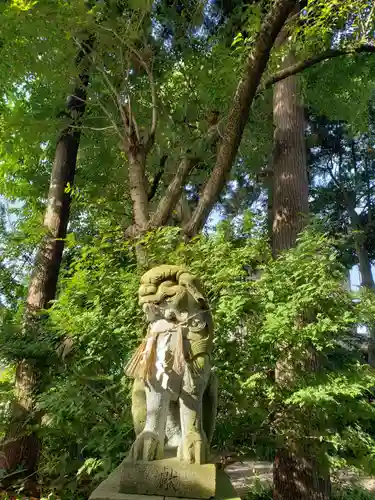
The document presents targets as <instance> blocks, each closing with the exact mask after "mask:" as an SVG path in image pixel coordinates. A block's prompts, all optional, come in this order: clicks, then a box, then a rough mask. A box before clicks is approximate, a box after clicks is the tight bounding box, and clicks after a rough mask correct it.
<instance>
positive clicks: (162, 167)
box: [148, 155, 168, 201]
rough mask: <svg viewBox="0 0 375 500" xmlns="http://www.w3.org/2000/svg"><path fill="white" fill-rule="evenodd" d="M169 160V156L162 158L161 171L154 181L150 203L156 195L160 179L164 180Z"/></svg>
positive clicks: (157, 173)
mask: <svg viewBox="0 0 375 500" xmlns="http://www.w3.org/2000/svg"><path fill="white" fill-rule="evenodd" d="M167 159H168V155H163V156H162V157H161V158H160V165H159V170H158V171H157V172H156V174H155V176H154V179H153V181H152V184H151V187H150V191H149V193H148V201H151V200H152V199H153V197H154V196H155V194H156V191H157V189H158V187H159V183H160V179H161V178H162V176H163V174H164V169H165V164H166V162H167Z"/></svg>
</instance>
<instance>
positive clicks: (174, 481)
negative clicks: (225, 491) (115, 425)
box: [120, 458, 216, 499]
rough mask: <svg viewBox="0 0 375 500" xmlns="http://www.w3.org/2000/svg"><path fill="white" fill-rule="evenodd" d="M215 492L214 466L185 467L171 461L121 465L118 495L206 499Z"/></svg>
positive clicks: (181, 463)
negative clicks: (132, 494) (130, 494)
mask: <svg viewBox="0 0 375 500" xmlns="http://www.w3.org/2000/svg"><path fill="white" fill-rule="evenodd" d="M215 491H216V467H215V465H214V464H205V465H197V464H187V463H186V462H183V461H181V460H177V459H174V458H170V459H165V460H156V461H153V462H136V463H132V462H126V461H124V462H123V463H122V476H121V485H120V492H122V493H136V494H144V495H164V496H167V497H168V496H170V497H180V498H197V499H209V498H212V497H214V496H215Z"/></svg>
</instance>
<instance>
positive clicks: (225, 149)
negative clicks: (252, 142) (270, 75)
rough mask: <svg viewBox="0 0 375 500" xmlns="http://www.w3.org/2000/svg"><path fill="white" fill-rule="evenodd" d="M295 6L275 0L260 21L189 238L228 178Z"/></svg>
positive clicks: (187, 230) (188, 227)
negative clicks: (270, 61) (277, 43)
mask: <svg viewBox="0 0 375 500" xmlns="http://www.w3.org/2000/svg"><path fill="white" fill-rule="evenodd" d="M295 5H296V0H275V1H274V2H273V6H272V8H271V9H270V11H269V13H268V14H267V15H266V17H265V19H264V21H263V23H262V26H261V29H260V32H259V34H258V36H257V39H256V42H255V45H254V49H253V50H252V51H251V53H250V54H249V57H248V59H247V62H246V65H245V69H244V73H243V76H242V78H241V79H240V81H239V83H238V86H237V90H236V92H235V95H234V97H233V102H232V105H231V108H230V110H229V114H228V118H227V122H226V127H225V130H224V134H223V137H222V140H221V143H220V145H219V150H218V154H217V158H216V163H215V166H214V169H213V171H212V174H211V176H210V178H209V180H208V182H207V184H206V186H205V187H204V189H203V192H202V194H201V197H200V200H199V202H198V205H197V207H196V209H195V210H194V213H193V215H192V218H191V220H190V221H189V223H188V224H187V225H186V226H185V228H184V230H185V233H186V234H187V236H189V237H193V236H195V235H196V234H197V233H198V232H199V231H200V230H201V229H202V227H203V225H204V223H205V221H206V219H207V216H208V215H209V213H210V211H211V209H212V207H213V206H214V204H215V203H216V202H217V200H218V198H219V195H220V193H221V191H222V190H223V188H224V186H225V184H226V182H227V180H228V177H229V175H230V172H231V169H232V166H233V163H234V160H235V157H236V154H237V151H238V148H239V145H240V142H241V139H242V134H243V131H244V129H245V126H246V123H247V121H248V118H249V114H250V107H251V104H252V102H253V99H254V96H255V94H256V91H257V89H258V86H259V83H260V80H261V78H262V76H263V73H264V70H265V69H266V66H267V63H268V59H269V56H270V52H271V49H272V47H273V45H274V42H275V40H276V37H277V35H278V34H279V32H280V30H281V28H282V27H283V25H284V23H285V21H286V19H287V18H288V16H289V14H290V13H291V11H292V10H293V8H294V7H295Z"/></svg>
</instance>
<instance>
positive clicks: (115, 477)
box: [89, 464, 240, 500]
mask: <svg viewBox="0 0 375 500" xmlns="http://www.w3.org/2000/svg"><path fill="white" fill-rule="evenodd" d="M205 467H206V466H205ZM122 476H123V467H122V464H121V465H120V466H119V467H117V469H115V470H114V471H113V472H112V474H110V476H109V477H108V479H106V480H105V481H103V482H102V483H101V484H100V486H98V488H97V489H96V490H95V491H94V493H93V494H92V495H91V496H90V498H89V500H177V499H181V497H178V496H164V495H163V496H160V495H159V496H155V495H137V494H134V493H120V483H121V478H122ZM186 500H196V497H190V498H186ZM212 500H240V498H239V497H238V495H237V493H236V491H235V489H234V488H233V486H232V484H231V482H230V479H229V477H228V476H227V475H226V474H225V472H223V471H217V476H216V492H215V496H214V497H212Z"/></svg>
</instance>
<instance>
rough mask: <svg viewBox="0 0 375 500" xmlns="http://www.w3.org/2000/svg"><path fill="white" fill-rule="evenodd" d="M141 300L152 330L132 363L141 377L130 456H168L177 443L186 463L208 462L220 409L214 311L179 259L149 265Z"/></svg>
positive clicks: (137, 383)
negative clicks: (214, 354) (173, 263)
mask: <svg viewBox="0 0 375 500" xmlns="http://www.w3.org/2000/svg"><path fill="white" fill-rule="evenodd" d="M139 303H140V304H141V305H142V308H143V311H144V312H145V314H146V318H147V321H148V323H149V326H148V330H147V335H146V337H145V339H144V340H143V342H142V344H141V345H140V346H139V348H138V349H137V350H136V352H135V353H134V355H133V357H132V358H131V360H130V362H129V363H128V365H127V367H126V374H127V375H128V376H129V377H133V378H134V379H135V381H134V386H133V394H132V414H133V421H134V428H135V432H136V435H137V437H136V440H135V442H134V443H133V445H132V448H131V450H130V453H129V459H130V460H134V461H135V460H146V461H151V460H157V459H161V458H163V453H164V448H165V447H166V448H172V449H173V448H176V449H177V456H178V457H179V458H180V459H181V460H183V461H186V462H188V463H197V464H202V463H205V462H207V460H208V453H209V444H210V442H211V439H212V435H213V431H214V424H215V418H216V409H217V381H216V377H215V375H214V374H213V372H212V371H211V351H212V341H213V326H212V317H211V313H210V311H209V308H208V304H207V302H206V299H205V297H204V296H203V294H202V291H201V288H200V284H199V282H198V280H197V279H196V278H195V277H194V276H193V275H192V274H190V273H189V272H188V271H186V270H185V269H183V268H181V267H179V266H169V265H164V266H159V267H155V268H153V269H151V270H150V271H148V272H147V273H145V274H144V275H143V276H142V278H141V285H140V288H139Z"/></svg>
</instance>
